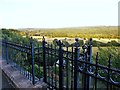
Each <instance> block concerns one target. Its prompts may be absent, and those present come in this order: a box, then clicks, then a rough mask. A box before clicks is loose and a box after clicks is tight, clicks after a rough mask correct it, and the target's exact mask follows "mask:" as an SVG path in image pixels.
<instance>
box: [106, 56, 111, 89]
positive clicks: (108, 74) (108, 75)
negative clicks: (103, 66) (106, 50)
mask: <svg viewBox="0 0 120 90" xmlns="http://www.w3.org/2000/svg"><path fill="white" fill-rule="evenodd" d="M111 58H112V55H111V54H110V56H109V60H108V69H107V71H108V73H107V90H109V86H110V85H109V82H110V76H111V75H110V71H111V70H110V68H111Z"/></svg>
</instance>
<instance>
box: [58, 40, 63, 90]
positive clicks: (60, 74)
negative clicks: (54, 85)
mask: <svg viewBox="0 0 120 90" xmlns="http://www.w3.org/2000/svg"><path fill="white" fill-rule="evenodd" d="M58 45H59V89H60V90H62V89H63V49H62V42H61V41H60V40H59V41H58Z"/></svg>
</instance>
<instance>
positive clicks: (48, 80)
mask: <svg viewBox="0 0 120 90" xmlns="http://www.w3.org/2000/svg"><path fill="white" fill-rule="evenodd" d="M47 64H48V82H49V83H50V65H49V64H50V48H49V44H48V63H47ZM48 88H49V89H50V85H49V87H48Z"/></svg>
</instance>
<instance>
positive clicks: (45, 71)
mask: <svg viewBox="0 0 120 90" xmlns="http://www.w3.org/2000/svg"><path fill="white" fill-rule="evenodd" d="M45 44H46V42H45V38H44V37H43V40H42V50H43V73H44V74H43V76H44V80H43V81H44V82H45V83H46V82H47V81H46V79H47V70H46V67H47V62H46V45H45Z"/></svg>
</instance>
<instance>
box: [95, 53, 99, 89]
mask: <svg viewBox="0 0 120 90" xmlns="http://www.w3.org/2000/svg"><path fill="white" fill-rule="evenodd" d="M97 75H98V52H97V55H96V70H95V90H97Z"/></svg>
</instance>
